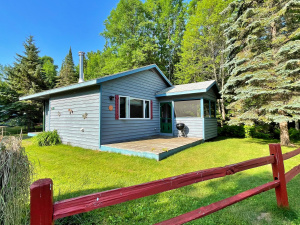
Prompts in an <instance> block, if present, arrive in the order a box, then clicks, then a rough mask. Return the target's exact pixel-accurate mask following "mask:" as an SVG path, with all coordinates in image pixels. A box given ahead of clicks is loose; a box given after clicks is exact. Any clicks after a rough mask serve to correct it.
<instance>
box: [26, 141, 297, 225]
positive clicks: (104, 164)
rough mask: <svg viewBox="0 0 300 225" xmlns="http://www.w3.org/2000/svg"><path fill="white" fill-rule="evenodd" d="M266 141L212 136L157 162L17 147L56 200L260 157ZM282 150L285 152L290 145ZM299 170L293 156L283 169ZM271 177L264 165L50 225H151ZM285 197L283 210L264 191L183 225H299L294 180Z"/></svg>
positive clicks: (67, 148)
mask: <svg viewBox="0 0 300 225" xmlns="http://www.w3.org/2000/svg"><path fill="white" fill-rule="evenodd" d="M269 142H270V141H266V140H259V139H238V138H230V139H225V138H222V137H219V138H217V139H215V140H213V141H210V142H206V143H204V144H200V145H198V146H195V147H192V148H189V149H186V150H184V151H182V152H180V153H177V154H175V155H173V156H171V157H169V158H167V159H164V160H162V161H160V162H157V161H155V160H150V159H146V158H138V157H132V156H124V155H120V154H114V153H105V152H99V151H93V150H87V149H83V148H78V147H71V146H66V145H58V146H52V147H37V146H35V145H33V144H32V139H26V140H24V141H23V143H24V146H25V148H26V152H27V153H28V155H29V158H30V160H31V161H32V162H33V163H34V166H35V172H36V174H35V180H36V179H40V178H51V179H52V180H53V182H54V196H55V197H54V198H55V201H58V200H62V199H67V198H72V197H77V196H81V195H86V194H91V193H95V192H100V191H104V190H110V189H114V188H120V187H127V186H131V185H135V184H140V183H145V182H149V181H153V180H157V179H162V178H166V177H170V176H175V175H179V174H183V173H188V172H192V171H197V170H201V169H207V168H212V167H218V166H225V165H228V164H233V163H237V162H241V161H245V160H249V159H252V158H258V157H262V156H267V155H269V147H268V143H269ZM275 142H276V141H275ZM298 147H299V146H298ZM282 149H283V152H288V151H292V150H294V149H296V147H292V148H290V147H289V148H288V147H283V148H282ZM298 164H300V156H297V157H294V158H292V159H289V160H287V161H286V164H285V168H286V171H288V170H290V169H291V168H292V167H294V166H296V165H298ZM272 179H273V178H272V171H271V165H267V166H263V167H259V168H255V169H251V170H247V171H244V172H241V173H237V174H235V175H232V176H227V177H224V178H219V179H214V180H210V181H205V182H202V183H198V184H193V185H190V186H186V187H182V188H179V189H176V190H172V191H167V192H164V193H160V194H157V195H153V196H149V197H145V198H142V199H137V200H133V201H129V202H125V203H122V204H119V205H116V206H110V207H106V208H103V209H97V210H94V211H91V212H88V213H83V214H79V215H75V216H71V217H67V218H63V219H59V220H57V221H56V224H154V223H157V222H160V221H163V220H166V219H169V218H172V217H175V216H178V215H180V214H183V213H186V212H189V211H191V210H195V209H197V208H200V207H201V206H206V205H209V204H211V203H213V202H216V201H219V200H222V199H224V198H228V197H230V196H232V195H235V194H238V193H240V192H242V191H245V190H248V189H250V188H254V187H256V186H258V185H261V184H264V183H266V182H269V181H272ZM288 194H289V201H290V209H289V210H286V209H279V208H277V205H276V198H275V191H274V190H270V191H268V192H264V193H262V194H259V195H257V196H254V197H252V198H249V199H247V200H245V201H242V202H239V203H237V204H235V205H232V206H229V207H227V208H225V209H223V210H221V211H219V212H216V213H214V214H212V215H209V216H207V217H205V218H202V219H199V220H195V221H192V222H190V223H188V224H300V175H299V176H297V177H296V178H294V179H293V180H292V181H291V182H290V183H288Z"/></svg>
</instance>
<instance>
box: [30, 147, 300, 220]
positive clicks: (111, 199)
mask: <svg viewBox="0 0 300 225" xmlns="http://www.w3.org/2000/svg"><path fill="white" fill-rule="evenodd" d="M269 149H270V156H265V157H261V158H257V159H251V160H248V161H245V162H240V163H237V164H233V165H228V166H224V167H217V168H212V169H206V170H200V171H196V172H192V173H186V174H182V175H179V176H174V177H169V178H165V179H162V180H157V181H152V182H148V183H144V184H139V185H134V186H131V187H125V188H119V189H114V190H109V191H103V192H98V193H95V194H90V195H85V196H80V197H77V198H71V199H66V200H63V201H58V202H55V203H53V183H52V180H51V179H42V180H38V181H35V182H34V183H33V184H32V185H31V186H30V223H31V225H37V224H39V225H45V224H54V221H55V220H57V219H59V218H63V217H67V216H71V215H75V214H79V213H83V212H88V211H91V210H94V209H98V208H103V207H106V206H111V205H116V204H119V203H122V202H126V201H130V200H133V199H138V198H142V197H145V196H149V195H154V194H157V193H161V192H164V191H169V190H172V189H176V188H180V187H184V186H187V185H190V184H194V183H198V182H202V181H206V180H210V179H214V178H219V177H224V176H227V175H231V174H234V173H237V172H241V171H244V170H247V169H251V168H255V167H259V166H263V165H267V164H271V165H272V170H273V179H274V180H273V181H271V182H269V183H266V184H263V185H261V186H258V187H256V188H253V189H250V190H247V191H244V192H242V193H239V194H237V195H235V196H232V197H230V198H227V199H224V200H221V201H219V202H215V203H212V204H210V205H208V206H204V207H201V208H199V209H196V210H193V211H191V212H188V213H185V214H182V215H180V216H177V217H174V218H171V219H169V220H166V221H163V222H160V223H158V224H163V225H167V224H172V225H173V224H183V223H186V222H189V221H192V220H195V219H199V218H202V217H204V216H207V215H209V214H211V213H214V212H216V211H218V210H221V209H223V208H225V207H227V206H229V205H232V204H235V203H237V202H240V201H242V200H244V199H246V198H249V197H251V196H254V195H257V194H259V193H261V192H264V191H268V190H270V189H273V188H275V193H276V199H277V205H278V206H279V207H288V206H289V203H288V195H287V190H286V183H287V182H289V181H290V180H292V179H293V178H294V177H295V176H296V175H298V174H299V173H300V165H298V166H296V167H294V168H293V169H292V170H290V171H289V172H288V173H285V172H284V162H283V161H284V160H286V159H289V158H292V157H294V156H296V155H298V154H300V148H299V149H296V150H294V151H292V152H288V153H286V154H283V155H282V152H281V147H280V144H270V145H269Z"/></svg>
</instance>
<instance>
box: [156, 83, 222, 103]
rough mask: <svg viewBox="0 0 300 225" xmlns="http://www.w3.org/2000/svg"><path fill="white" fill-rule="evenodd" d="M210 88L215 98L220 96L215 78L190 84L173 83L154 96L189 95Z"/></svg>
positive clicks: (203, 91)
mask: <svg viewBox="0 0 300 225" xmlns="http://www.w3.org/2000/svg"><path fill="white" fill-rule="evenodd" d="M211 88H213V89H214V91H215V94H216V96H217V99H220V98H221V95H220V93H219V88H218V85H217V83H216V81H215V80H210V81H204V82H198V83H191V84H182V85H174V86H172V87H168V88H166V89H163V90H161V91H159V92H157V93H156V95H155V97H158V98H159V97H167V96H180V95H189V94H199V93H205V92H207V91H209V90H210V89H211Z"/></svg>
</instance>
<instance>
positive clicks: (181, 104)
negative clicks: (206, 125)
mask: <svg viewBox="0 0 300 225" xmlns="http://www.w3.org/2000/svg"><path fill="white" fill-rule="evenodd" d="M174 108H175V117H200V100H189V101H176V102H174Z"/></svg>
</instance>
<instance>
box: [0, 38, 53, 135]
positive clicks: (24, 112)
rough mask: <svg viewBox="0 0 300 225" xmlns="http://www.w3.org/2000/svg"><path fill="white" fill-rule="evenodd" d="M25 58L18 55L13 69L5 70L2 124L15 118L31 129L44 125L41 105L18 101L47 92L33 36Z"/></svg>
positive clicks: (0, 108) (1, 93) (1, 88)
mask: <svg viewBox="0 0 300 225" xmlns="http://www.w3.org/2000/svg"><path fill="white" fill-rule="evenodd" d="M23 45H24V48H25V51H24V55H20V54H17V57H16V62H15V63H14V65H13V66H12V67H6V68H5V70H4V74H5V76H4V79H5V82H2V84H1V85H0V105H1V106H0V122H5V121H8V120H10V119H13V118H18V119H19V121H23V122H24V123H25V124H26V125H27V128H28V131H29V129H30V127H32V126H33V125H34V124H35V123H37V122H41V118H42V105H41V104H40V103H37V102H33V101H19V97H20V96H23V95H27V94H34V93H36V92H39V91H42V90H45V89H46V88H47V87H46V85H45V82H44V79H43V78H44V74H43V71H42V64H41V61H40V59H39V55H38V53H39V50H38V48H37V47H36V46H35V43H34V39H33V36H29V37H28V38H27V39H26V41H25V42H24V44H23Z"/></svg>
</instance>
